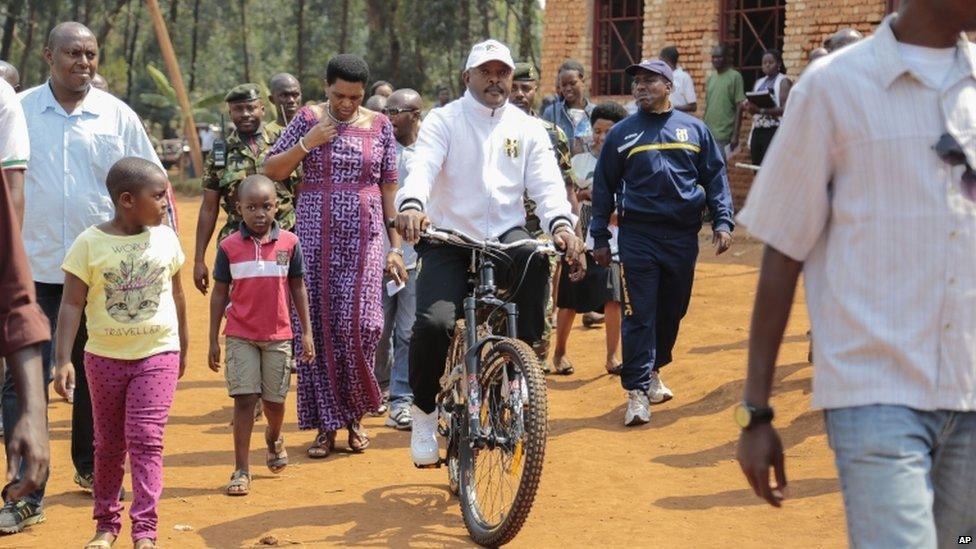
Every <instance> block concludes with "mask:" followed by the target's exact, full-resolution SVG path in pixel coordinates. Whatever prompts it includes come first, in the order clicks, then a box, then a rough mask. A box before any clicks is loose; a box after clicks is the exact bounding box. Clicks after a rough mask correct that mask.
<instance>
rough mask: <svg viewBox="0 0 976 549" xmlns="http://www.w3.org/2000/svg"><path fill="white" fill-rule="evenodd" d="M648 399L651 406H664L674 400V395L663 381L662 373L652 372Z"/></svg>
mask: <svg viewBox="0 0 976 549" xmlns="http://www.w3.org/2000/svg"><path fill="white" fill-rule="evenodd" d="M647 398H648V399H649V400H650V401H651V404H664V403H665V402H667V401H669V400H671V399H672V398H674V393H672V392H671V389H668V387H667V385H665V384H664V381H663V380H662V379H661V374H660V372H653V371H652V372H651V386H650V387H648V388H647Z"/></svg>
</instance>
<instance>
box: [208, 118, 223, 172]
mask: <svg viewBox="0 0 976 549" xmlns="http://www.w3.org/2000/svg"><path fill="white" fill-rule="evenodd" d="M210 154H212V155H213V160H214V167H215V168H225V167H227V141H226V140H224V115H220V139H215V140H214V143H213V151H212V152H211V153H210Z"/></svg>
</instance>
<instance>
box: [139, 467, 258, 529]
mask: <svg viewBox="0 0 976 549" xmlns="http://www.w3.org/2000/svg"><path fill="white" fill-rule="evenodd" d="M226 493H227V495H228V496H246V495H248V494H249V493H251V474H250V473H248V472H247V471H245V470H243V469H238V470H236V471H234V474H233V475H231V476H230V484H228V485H227V489H226ZM145 539H147V540H149V541H150V542H152V541H153V540H151V539H149V538H145ZM140 541H141V540H140ZM136 546H138V542H136ZM155 546H156V545H155V542H153V545H150V547H155Z"/></svg>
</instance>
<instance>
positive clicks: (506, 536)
mask: <svg viewBox="0 0 976 549" xmlns="http://www.w3.org/2000/svg"><path fill="white" fill-rule="evenodd" d="M479 377H480V383H481V397H482V398H481V402H480V403H478V406H477V407H472V408H469V411H470V412H471V413H478V414H479V415H480V418H481V427H482V431H483V434H484V436H485V439H486V440H485V444H484V445H483V446H482V447H481V448H472V447H471V445H470V444H463V445H461V447H460V448H458V450H459V453H460V469H461V470H460V473H461V475H460V492H461V493H460V500H461V513H462V515H463V516H464V524H465V526H466V527H467V529H468V533H469V534H470V535H471V539H473V540H474V541H475V542H476V543H478V544H480V545H485V546H489V547H497V546H499V545H503V544H505V543H508V542H509V541H511V540H512V539H513V538H514V537H515V536H516V534H518V532H519V530H521V529H522V525H523V524H524V523H525V520H526V518H528V516H529V511H531V509H532V503H533V501H534V499H535V494H536V490H537V489H538V487H539V479H540V478H541V477H542V461H543V458H544V456H545V452H546V437H547V436H548V432H549V423H548V419H547V417H546V414H547V397H546V385H545V380H544V379H543V376H542V368H541V367H540V365H539V361H538V359H537V358H536V355H535V353H534V352H533V351H532V349H531V348H530V347H529V346H528V345H526V344H525V343H523V342H521V341H518V340H514V339H505V340H502V341H499V342H498V343H495V344H494V345H492V346H491V348H490V349H489V350H488V352H487V353H486V354H485V358H484V360H483V362H482V370H481V375H480V376H479ZM469 404H470V403H469Z"/></svg>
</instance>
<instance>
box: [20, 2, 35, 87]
mask: <svg viewBox="0 0 976 549" xmlns="http://www.w3.org/2000/svg"><path fill="white" fill-rule="evenodd" d="M36 13H37V0H29V1H28V3H27V33H26V35H25V36H24V51H23V52H21V54H20V63H19V64H18V66H17V70H18V71H19V72H20V78H21V81H23V80H24V79H26V78H27V61H28V60H29V59H30V56H31V54H32V53H34V50H33V47H34V27H36V26H37V23H36V22H34V15H35V14H36ZM21 88H25V86H21Z"/></svg>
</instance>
